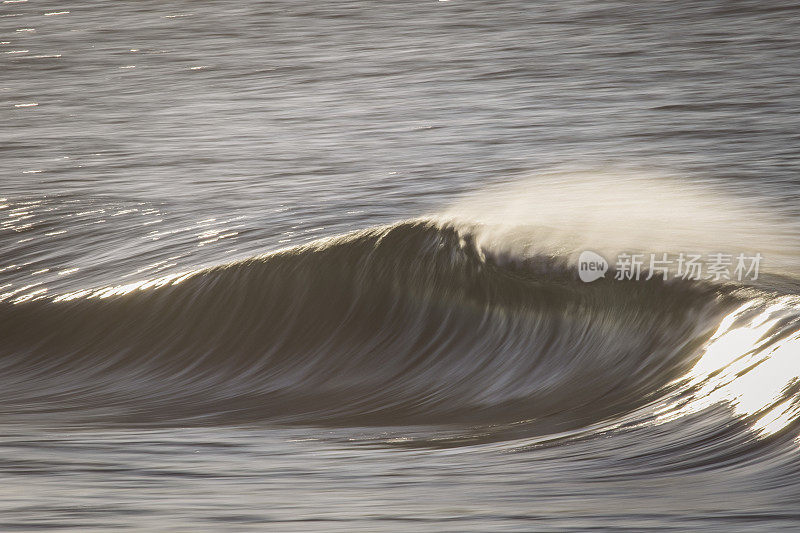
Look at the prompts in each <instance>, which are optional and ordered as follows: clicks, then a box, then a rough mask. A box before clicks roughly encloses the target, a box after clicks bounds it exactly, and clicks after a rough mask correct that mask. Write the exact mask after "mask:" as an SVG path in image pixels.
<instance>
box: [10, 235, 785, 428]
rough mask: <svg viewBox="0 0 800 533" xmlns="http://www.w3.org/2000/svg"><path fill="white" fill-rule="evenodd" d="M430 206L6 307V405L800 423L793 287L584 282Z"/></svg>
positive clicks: (408, 418)
mask: <svg viewBox="0 0 800 533" xmlns="http://www.w3.org/2000/svg"><path fill="white" fill-rule="evenodd" d="M478 236H479V230H478V229H476V228H475V227H472V228H466V227H464V226H460V225H458V224H455V223H447V222H442V221H440V220H439V221H434V220H415V221H408V222H402V223H398V224H396V225H392V226H388V227H380V228H373V229H369V230H366V231H360V232H355V233H351V234H347V235H343V236H340V237H336V238H333V239H327V240H323V241H319V242H315V243H311V244H309V245H303V246H299V247H295V248H291V249H286V250H282V251H278V252H275V253H272V254H269V255H266V256H262V257H256V258H252V259H250V260H246V261H242V262H237V263H233V264H228V265H224V266H219V267H214V268H209V269H204V270H200V271H196V272H191V273H187V274H182V275H175V276H171V277H167V278H161V279H158V280H151V281H149V282H146V283H140V284H134V285H128V286H119V287H109V288H105V289H98V290H85V291H80V292H76V293H70V294H62V295H59V296H56V297H52V296H48V297H39V298H34V299H30V300H28V301H20V302H10V301H6V302H2V303H0V340H1V341H2V342H1V343H0V351H1V353H0V400H1V401H0V405H2V410H3V415H4V416H5V417H6V418H9V417H14V416H24V417H25V418H26V419H30V418H35V417H43V419H48V420H53V419H55V420H60V421H74V422H76V423H86V422H98V421H102V422H106V423H147V424H152V423H162V424H163V423H167V424H173V423H253V422H259V423H263V422H267V423H282V424H284V423H300V424H315V425H316V424H323V425H359V426H369V425H380V426H403V425H424V424H448V425H458V424H461V425H471V426H477V425H481V426H483V427H486V428H490V429H487V430H486V431H487V434H488V435H490V437H489V438H490V439H494V440H502V439H509V438H512V437H513V438H519V437H526V438H527V437H536V436H542V435H553V434H561V433H563V432H570V431H578V430H581V428H597V427H608V426H609V425H612V426H613V425H614V424H621V423H625V424H637V423H658V422H659V421H668V420H672V419H675V418H676V417H681V416H688V415H689V414H691V413H697V412H700V411H702V410H703V409H707V408H710V407H714V406H719V405H725V406H726V409H728V410H732V413H733V415H734V416H736V417H738V418H740V419H742V420H745V421H746V422H747V424H748V427H749V428H750V430H752V429H755V430H757V431H758V432H761V433H763V434H771V433H775V432H778V431H781V430H783V429H785V428H788V427H792V426H793V425H796V423H797V419H798V410H800V402H799V401H798V398H800V378H798V376H800V358H798V357H797V356H798V351H799V350H800V340H798V339H799V338H800V303H798V298H797V296H795V295H794V294H793V293H792V292H791V291H786V290H784V291H783V292H781V291H779V290H777V289H766V288H764V287H761V288H759V287H744V286H740V285H737V284H730V283H728V284H710V283H701V282H690V281H683V280H670V281H662V280H659V279H653V280H650V281H644V280H642V281H630V282H620V281H614V280H613V279H601V280H599V281H597V282H594V283H590V284H589V283H583V282H581V281H580V280H579V279H578V275H577V272H576V270H575V269H574V268H573V265H572V263H571V261H570V260H568V259H567V256H559V255H558V254H549V255H548V254H542V255H529V256H526V257H519V258H517V259H515V260H510V259H509V257H508V256H503V257H501V256H499V255H496V254H494V253H492V252H491V250H488V249H487V248H485V247H483V246H481V245H480V244H478V243H479V241H480V238H478Z"/></svg>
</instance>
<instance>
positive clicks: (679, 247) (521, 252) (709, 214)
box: [440, 169, 800, 275]
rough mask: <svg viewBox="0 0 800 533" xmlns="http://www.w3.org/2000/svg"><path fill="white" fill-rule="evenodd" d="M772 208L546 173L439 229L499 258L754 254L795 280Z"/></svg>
mask: <svg viewBox="0 0 800 533" xmlns="http://www.w3.org/2000/svg"><path fill="white" fill-rule="evenodd" d="M749 193H752V191H749ZM774 202H775V200H774V197H772V199H769V198H768V197H767V196H766V195H765V196H764V197H763V198H759V197H753V196H745V195H744V194H743V193H741V192H738V191H736V190H732V189H731V188H730V187H728V188H723V187H721V186H720V184H719V183H715V182H709V181H702V180H699V179H694V180H689V179H687V178H686V177H681V178H678V177H677V176H672V175H669V174H666V173H657V172H652V171H635V170H631V169H621V170H608V169H606V170H598V171H589V170H580V171H567V170H552V171H549V172H542V173H539V174H537V175H535V176H529V177H526V178H523V179H519V180H515V181H513V182H509V183H504V184H501V185H497V186H493V187H489V188H487V189H484V190H482V191H480V192H478V193H472V194H469V195H467V196H465V197H463V198H461V199H459V200H457V201H456V202H455V204H454V205H452V206H451V207H450V208H449V209H447V210H446V211H445V212H444V213H443V214H442V215H441V216H440V220H441V221H442V222H449V223H453V224H455V225H456V226H458V227H461V228H463V229H465V230H467V231H469V232H470V233H472V234H473V235H474V236H475V241H476V244H477V245H478V246H479V247H480V248H481V249H482V250H485V251H487V252H489V253H491V254H493V255H495V256H500V257H503V256H508V255H511V256H512V257H530V256H533V255H539V254H543V255H558V256H566V257H568V258H569V259H570V260H572V261H574V260H577V257H578V254H580V252H582V251H583V250H593V251H596V252H599V253H601V254H603V255H604V256H605V257H606V258H608V259H612V258H614V257H616V256H617V255H618V254H620V253H623V252H645V253H655V254H661V253H669V254H679V253H687V254H688V253H696V254H703V255H704V256H707V255H708V254H715V253H724V254H739V253H744V254H746V255H748V256H754V255H755V254H757V253H760V254H761V255H762V257H763V258H764V259H763V261H762V262H761V270H762V271H765V270H767V271H770V272H773V273H779V274H788V275H797V274H798V273H800V266H798V257H800V231H798V223H797V219H796V218H794V217H790V216H785V215H781V214H779V212H780V210H779V209H777V206H775V205H774Z"/></svg>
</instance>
